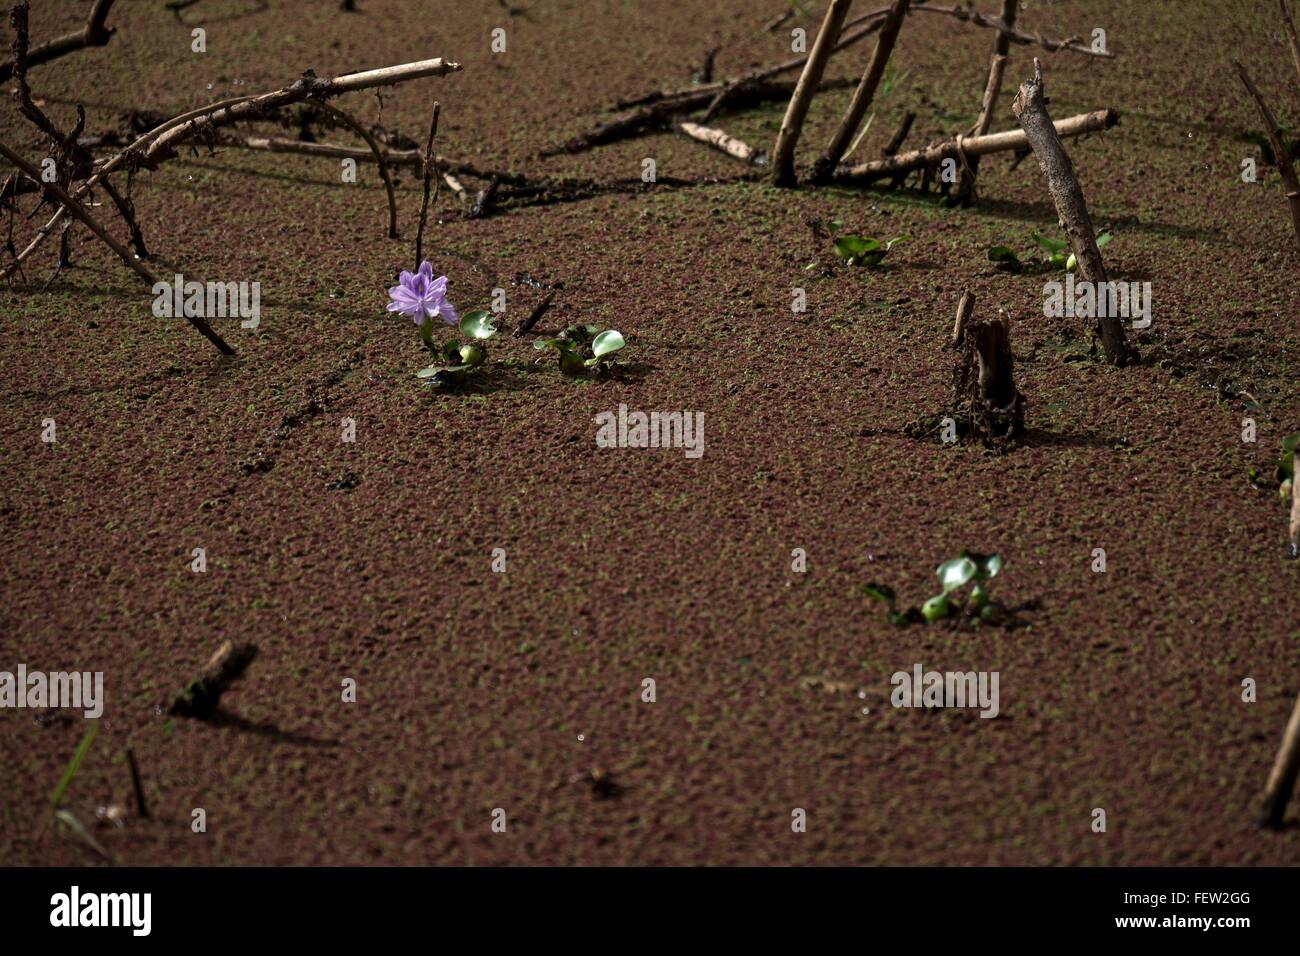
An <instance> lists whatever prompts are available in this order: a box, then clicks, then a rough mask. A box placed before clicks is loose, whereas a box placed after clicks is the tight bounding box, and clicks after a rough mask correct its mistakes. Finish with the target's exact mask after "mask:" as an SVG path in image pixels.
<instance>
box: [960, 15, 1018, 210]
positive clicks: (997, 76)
mask: <svg viewBox="0 0 1300 956" xmlns="http://www.w3.org/2000/svg"><path fill="white" fill-rule="evenodd" d="M1008 4H1009V5H1010V6H1011V8H1012V10H1014V9H1015V0H1008ZM1003 36H1004V34H1001V33H999V34H998V39H999V40H1001V39H1002V38H1003ZM1006 66H1007V58H1006V56H1004V55H1003V54H1001V53H994V54H993V58H992V59H991V60H990V61H989V78H988V82H987V83H985V84H984V99H983V101H982V102H981V103H980V115H979V118H978V119H977V120H975V125H974V126H973V127H971V135H972V136H986V135H988V131H989V126H990V125H992V123H993V109H994V107H996V106H997V102H998V94H999V93H1001V91H1002V74H1003V72H1004V71H1005V70H1006ZM979 164H980V161H979V157H978V156H972V157H970V158H969V159H968V160H967V163H966V166H965V167H964V168H963V169H962V171H961V176H960V178H959V180H958V186H957V196H958V200H959V201H961V202H965V201H968V200H969V198H970V197H971V196H973V195H974V194H975V188H976V187H975V180H976V178H977V177H978V175H979Z"/></svg>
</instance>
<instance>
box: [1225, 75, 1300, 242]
mask: <svg viewBox="0 0 1300 956" xmlns="http://www.w3.org/2000/svg"><path fill="white" fill-rule="evenodd" d="M1232 65H1233V66H1234V67H1235V68H1236V70H1237V75H1238V76H1239V77H1241V82H1242V83H1243V84H1245V87H1246V90H1247V92H1249V93H1250V95H1251V96H1252V97H1253V98H1254V100H1255V106H1256V107H1258V108H1259V115H1260V116H1261V117H1262V118H1263V120H1264V132H1265V133H1266V134H1267V135H1268V139H1269V142H1270V143H1272V145H1273V155H1274V156H1276V157H1277V171H1278V174H1279V175H1280V176H1281V177H1282V184H1283V186H1285V187H1286V202H1287V208H1288V209H1290V210H1291V228H1292V229H1293V230H1294V231H1295V236H1296V244H1297V245H1300V180H1297V179H1296V173H1295V166H1294V164H1292V162H1291V150H1290V149H1289V148H1288V146H1287V143H1286V138H1285V137H1284V136H1283V135H1282V128H1281V126H1279V125H1278V122H1277V117H1275V116H1274V115H1273V111H1272V110H1271V109H1270V108H1269V105H1268V103H1266V102H1265V101H1264V96H1263V94H1262V93H1260V91H1259V88H1258V87H1257V86H1255V84H1254V82H1253V81H1252V80H1251V78H1250V74H1249V73H1247V72H1246V68H1245V67H1244V66H1242V65H1241V64H1240V63H1238V62H1237V61H1236V60H1233V61H1232Z"/></svg>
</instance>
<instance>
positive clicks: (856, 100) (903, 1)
mask: <svg viewBox="0 0 1300 956" xmlns="http://www.w3.org/2000/svg"><path fill="white" fill-rule="evenodd" d="M908 3H909V0H894V2H893V3H892V4H891V5H890V7H889V13H888V14H887V15H886V16H885V20H884V23H883V24H882V25H881V28H880V36H879V37H877V38H876V46H875V49H873V50H872V52H871V59H870V60H869V61H868V63H867V69H866V72H864V73H863V74H862V80H861V82H859V83H858V88H857V89H856V90H854V91H853V99H851V100H850V101H849V108H848V109H847V110H846V111H845V113H844V118H843V119H841V120H840V125H839V126H838V127H836V129H835V132H834V133H833V134H832V136H831V141H830V142H829V143H827V144H826V151H825V152H824V153H822V156H821V158H820V159H819V160H817V162H816V163H815V164H814V165H813V171H812V180H813V182H815V183H824V182H827V181H828V180H829V179H830V177H831V174H832V173H833V172H834V171H835V168H836V167H837V166H839V164H840V160H841V159H843V158H844V153H845V150H847V149H848V147H849V143H851V142H852V141H853V136H854V134H855V133H857V131H858V127H859V126H860V125H862V118H863V117H864V116H866V115H867V110H868V109H870V107H871V101H872V99H874V98H875V95H876V87H878V86H879V85H880V80H881V78H882V77H884V75H885V67H886V66H887V65H888V63H889V58H890V56H892V55H893V53H894V43H895V41H897V39H898V33H899V31H900V30H901V29H902V28H903V17H904V16H905V15H906V14H907V7H908Z"/></svg>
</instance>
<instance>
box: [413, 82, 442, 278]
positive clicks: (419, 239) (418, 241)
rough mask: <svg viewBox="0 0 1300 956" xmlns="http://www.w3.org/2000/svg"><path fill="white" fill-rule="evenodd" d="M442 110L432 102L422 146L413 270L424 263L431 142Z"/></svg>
mask: <svg viewBox="0 0 1300 956" xmlns="http://www.w3.org/2000/svg"><path fill="white" fill-rule="evenodd" d="M441 110H442V105H441V104H440V103H439V102H438V101H437V100H434V101H433V116H432V117H431V118H430V120H429V138H428V140H426V141H425V144H424V156H423V157H422V159H423V162H421V164H420V165H421V166H422V167H423V168H422V169H421V174H422V184H423V188H424V191H423V193H422V195H421V196H420V218H419V220H418V221H417V224H416V227H415V268H416V269H417V270H418V269H419V268H420V263H422V262H424V224H425V223H426V222H427V221H428V219H429V187H430V185H431V184H432V182H433V173H434V169H435V167H434V165H433V140H434V137H435V136H437V135H438V113H439V112H440V111H441Z"/></svg>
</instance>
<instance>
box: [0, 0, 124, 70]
mask: <svg viewBox="0 0 1300 956" xmlns="http://www.w3.org/2000/svg"><path fill="white" fill-rule="evenodd" d="M26 5H27V4H26V3H23V4H20V6H24V7H25V6H26ZM112 6H113V0H95V3H94V5H93V6H91V8H90V14H89V15H88V16H87V17H86V23H85V26H83V27H82V28H81V29H80V30H74V31H72V32H71V33H65V34H64V35H63V36H61V37H56V38H55V39H53V40H47V41H46V42H45V43H41V44H39V45H38V46H34V47H32V48H31V50H30V51H29V52H28V54H27V66H28V67H29V68H30V67H33V66H39V65H40V64H42V63H48V62H50V60H55V59H58V58H59V57H61V56H66V55H67V54H69V53H75V52H76V51H77V50H82V49H85V48H86V47H89V46H106V45H107V44H108V41H109V40H110V39H111V38H112V36H113V33H114V32H115V28H114V27H108V26H105V25H104V21H105V20H106V19H108V11H109V9H110V8H111V7H112ZM15 65H16V64H15V62H14V61H13V60H5V61H4V62H3V63H0V83H3V82H5V81H6V80H8V79H9V78H10V77H12V76H13V75H14V67H15Z"/></svg>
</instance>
